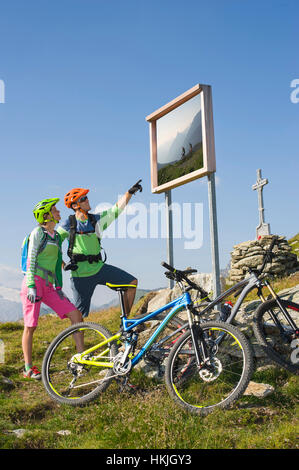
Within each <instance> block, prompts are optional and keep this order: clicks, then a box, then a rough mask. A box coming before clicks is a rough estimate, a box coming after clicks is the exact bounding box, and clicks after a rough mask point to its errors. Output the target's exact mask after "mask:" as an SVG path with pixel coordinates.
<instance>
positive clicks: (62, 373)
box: [42, 322, 118, 406]
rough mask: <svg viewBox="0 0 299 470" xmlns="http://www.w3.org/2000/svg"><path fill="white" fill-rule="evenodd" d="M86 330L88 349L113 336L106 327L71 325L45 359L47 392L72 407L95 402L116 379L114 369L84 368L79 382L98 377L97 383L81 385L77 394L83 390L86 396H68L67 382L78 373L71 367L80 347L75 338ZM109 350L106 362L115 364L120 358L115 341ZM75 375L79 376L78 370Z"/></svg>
mask: <svg viewBox="0 0 299 470" xmlns="http://www.w3.org/2000/svg"><path fill="white" fill-rule="evenodd" d="M83 331H84V346H85V347H87V348H89V347H92V346H95V345H96V344H97V343H99V342H100V341H103V340H104V339H108V338H109V337H111V336H112V334H111V332H110V331H109V330H108V329H107V328H105V327H104V326H102V325H99V324H97V323H92V322H81V323H77V324H75V325H71V326H70V327H68V328H67V329H65V330H64V331H62V332H61V333H60V334H59V335H58V336H57V337H56V338H55V339H54V340H53V341H52V343H51V344H50V345H49V347H48V349H47V351H46V353H45V356H44V359H43V364H42V381H43V385H44V387H45V389H46V391H47V393H48V394H49V395H50V397H51V398H52V399H53V400H55V401H56V402H58V403H62V404H68V405H72V406H80V405H83V404H86V403H88V402H90V401H92V400H94V399H95V398H96V397H97V396H98V395H99V394H100V393H102V392H104V391H105V390H106V388H107V387H108V386H109V385H110V383H111V381H112V378H110V377H111V376H112V375H114V373H113V369H112V368H110V369H108V370H106V369H103V368H101V367H99V366H94V367H91V366H85V367H82V366H80V367H81V369H82V370H81V371H79V374H80V373H82V375H79V374H78V375H79V379H80V378H81V377H82V378H84V377H85V376H87V379H88V377H89V378H90V379H92V378H95V384H93V382H94V381H93V380H91V382H90V383H88V384H87V385H84V383H83V385H82V384H81V385H80V384H79V385H78V386H77V388H76V390H77V392H76V393H78V394H79V393H81V390H82V396H81V395H80V396H79V395H78V396H77V395H75V396H69V395H68V394H67V390H69V389H68V388H67V383H68V382H69V380H71V379H73V378H74V372H72V370H71V368H70V367H71V364H72V361H71V358H72V357H73V356H74V354H76V346H75V342H74V339H73V337H72V335H73V334H74V333H76V332H77V333H81V334H82V332H83ZM87 335H88V338H87ZM105 349H106V350H108V352H107V353H106V352H105V356H104V360H106V359H107V360H109V361H111V360H112V358H113V357H115V356H116V354H117V351H118V347H117V345H116V344H115V343H113V342H112V343H109V344H108V345H107V346H105ZM56 353H57V354H56ZM55 361H56V362H55ZM75 372H76V373H77V371H76V370H75ZM103 373H104V374H105V376H104V377H103ZM92 374H93V375H92ZM99 377H100V379H99ZM102 379H104V381H103V382H100V383H99V382H98V381H99V380H102ZM60 382H61V383H60ZM97 382H98V383H97ZM88 385H89V387H88ZM90 385H92V387H90ZM58 387H59V390H58ZM84 387H86V388H87V391H86V393H85V392H84ZM60 388H61V390H60ZM90 388H91V390H90ZM79 390H80V391H79ZM73 393H74V392H73Z"/></svg>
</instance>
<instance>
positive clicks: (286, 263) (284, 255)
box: [228, 235, 299, 284]
mask: <svg viewBox="0 0 299 470" xmlns="http://www.w3.org/2000/svg"><path fill="white" fill-rule="evenodd" d="M272 238H273V235H266V236H264V237H262V238H261V239H260V240H259V241H256V240H251V241H250V240H249V241H246V242H242V243H240V244H239V245H235V246H234V247H233V251H232V253H231V265H230V271H229V276H228V283H229V284H233V283H235V282H239V281H241V280H242V279H243V278H244V276H245V275H246V273H248V268H255V269H259V268H260V267H261V266H262V263H263V260H264V255H265V252H264V250H265V249H267V248H268V247H269V245H270V243H271V241H272ZM273 253H274V254H275V257H274V258H273V261H272V263H270V264H267V265H266V267H265V269H264V272H265V273H266V274H273V275H276V276H287V275H289V274H291V273H294V272H296V271H298V270H299V262H298V260H297V256H296V255H295V254H294V253H292V252H291V247H290V246H289V244H288V242H287V240H286V239H285V237H279V238H278V246H275V248H274V250H273Z"/></svg>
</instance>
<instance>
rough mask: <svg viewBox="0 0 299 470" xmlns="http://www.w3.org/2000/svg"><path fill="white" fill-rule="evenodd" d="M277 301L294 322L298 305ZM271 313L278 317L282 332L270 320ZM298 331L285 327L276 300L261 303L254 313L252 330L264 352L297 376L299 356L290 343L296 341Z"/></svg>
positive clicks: (285, 324) (298, 308)
mask: <svg viewBox="0 0 299 470" xmlns="http://www.w3.org/2000/svg"><path fill="white" fill-rule="evenodd" d="M279 301H280V302H281V304H282V306H283V307H284V308H285V309H286V310H287V312H288V314H289V315H290V317H291V318H292V320H293V321H294V322H295V321H296V319H295V318H294V317H295V315H294V312H295V311H297V312H299V305H298V304H295V303H294V302H290V301H287V300H282V299H280V300H279ZM273 312H274V314H275V315H276V316H277V315H278V317H277V318H278V321H279V322H280V324H281V326H282V328H283V332H282V331H280V330H279V328H278V327H277V326H275V323H274V321H273V319H272V318H271V314H272V313H273ZM297 317H298V314H297ZM297 324H298V321H297ZM298 329H299V328H298V327H297V328H296V330H294V329H293V328H292V327H291V326H290V325H287V323H286V321H285V318H284V316H283V315H282V313H281V310H280V307H279V305H278V303H277V301H276V299H271V300H267V301H266V302H264V303H262V304H261V305H260V306H259V307H258V309H257V311H256V314H255V318H254V322H253V330H254V335H255V337H256V339H257V340H258V342H259V344H260V345H261V346H262V347H263V350H264V352H265V353H266V354H267V356H268V357H269V358H270V359H271V360H272V361H274V362H275V363H276V364H277V365H279V366H281V367H283V368H284V369H286V370H288V371H290V372H292V373H294V374H297V375H298V374H299V354H298V352H297V354H296V351H295V350H294V348H293V347H292V342H293V340H294V339H296V331H297V339H298ZM294 359H295V361H296V360H297V363H294V362H293V361H294Z"/></svg>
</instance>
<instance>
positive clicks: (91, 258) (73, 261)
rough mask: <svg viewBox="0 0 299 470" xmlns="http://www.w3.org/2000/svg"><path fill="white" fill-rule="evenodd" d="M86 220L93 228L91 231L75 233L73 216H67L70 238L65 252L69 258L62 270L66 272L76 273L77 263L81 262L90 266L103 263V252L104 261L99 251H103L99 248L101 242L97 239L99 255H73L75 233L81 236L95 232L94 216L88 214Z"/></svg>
mask: <svg viewBox="0 0 299 470" xmlns="http://www.w3.org/2000/svg"><path fill="white" fill-rule="evenodd" d="M88 220H89V221H90V223H91V225H92V226H93V230H89V231H87V232H78V231H77V219H76V216H75V215H70V216H69V222H70V236H69V247H68V250H67V254H68V257H69V258H70V262H69V263H68V264H66V265H65V267H64V270H65V271H68V270H71V271H76V270H77V269H78V264H77V263H78V262H81V261H88V262H89V263H90V264H91V263H98V262H99V261H103V262H104V263H105V261H106V259H107V256H106V253H105V250H104V254H105V259H103V258H102V254H101V250H102V249H103V248H102V246H101V240H100V238H99V237H98V241H99V249H100V251H99V253H98V254H97V255H83V254H77V253H73V249H74V244H75V238H76V233H81V234H87V233H94V232H95V226H96V223H97V220H96V218H95V215H94V214H88Z"/></svg>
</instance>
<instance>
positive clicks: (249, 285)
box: [200, 273, 265, 323]
mask: <svg viewBox="0 0 299 470" xmlns="http://www.w3.org/2000/svg"><path fill="white" fill-rule="evenodd" d="M260 283H261V281H260V280H259V279H258V277H257V276H256V274H255V273H252V274H251V275H250V276H249V277H248V278H246V279H243V280H242V281H240V282H238V283H237V284H235V285H234V286H232V287H231V288H230V289H228V290H227V291H225V292H223V294H220V295H219V296H218V297H217V298H216V299H214V300H213V301H212V302H210V303H209V304H208V305H207V307H205V308H204V309H203V310H201V312H200V315H204V314H205V313H206V312H208V311H209V310H211V308H213V307H215V306H216V305H218V304H220V303H221V302H222V301H223V300H224V299H225V298H226V297H229V296H230V295H231V294H233V293H234V292H236V291H239V290H240V289H241V288H242V291H241V292H240V294H239V298H238V300H237V302H236V303H235V305H234V306H233V308H232V310H231V314H230V316H229V317H228V318H227V320H226V323H231V322H232V321H233V319H234V318H235V316H236V315H237V313H238V310H239V308H240V306H241V304H242V303H243V301H244V299H245V297H246V296H247V295H248V294H249V292H251V291H252V290H253V289H256V288H259V286H260ZM261 299H262V300H263V301H265V299H264V298H263V296H261Z"/></svg>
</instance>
